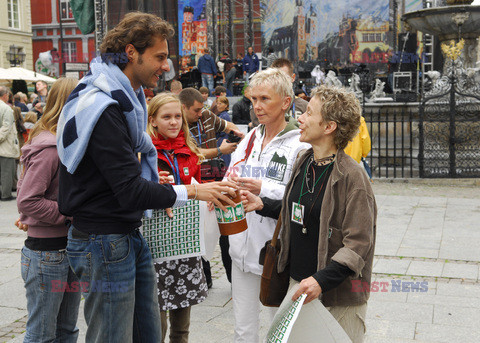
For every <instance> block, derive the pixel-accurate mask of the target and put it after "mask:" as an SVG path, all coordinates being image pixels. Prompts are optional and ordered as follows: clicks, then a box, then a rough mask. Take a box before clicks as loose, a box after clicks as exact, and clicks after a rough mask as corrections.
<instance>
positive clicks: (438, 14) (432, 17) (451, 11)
mask: <svg viewBox="0 0 480 343" xmlns="http://www.w3.org/2000/svg"><path fill="white" fill-rule="evenodd" d="M472 2H473V0H466V1H465V0H463V1H462V0H460V1H458V0H456V1H455V0H447V1H437V5H438V4H444V5H445V6H439V7H432V8H426V9H423V10H419V11H414V12H408V13H405V14H404V15H403V17H402V20H403V21H404V23H406V25H405V26H406V29H407V30H411V31H422V32H423V33H427V34H431V35H434V36H436V37H438V39H439V40H440V42H441V43H447V42H449V41H451V40H458V39H460V38H463V39H464V41H465V43H464V48H463V53H462V56H460V59H461V60H462V64H463V67H464V68H475V63H476V62H477V46H478V44H477V38H478V37H479V36H480V6H471V5H470V4H471V3H472Z"/></svg>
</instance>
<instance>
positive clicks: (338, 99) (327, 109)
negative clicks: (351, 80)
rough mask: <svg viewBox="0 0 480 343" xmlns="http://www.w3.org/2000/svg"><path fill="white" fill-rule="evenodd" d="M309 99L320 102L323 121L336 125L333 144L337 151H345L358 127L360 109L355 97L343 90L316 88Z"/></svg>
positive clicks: (325, 87) (326, 87) (360, 114)
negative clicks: (332, 122) (315, 99)
mask: <svg viewBox="0 0 480 343" xmlns="http://www.w3.org/2000/svg"><path fill="white" fill-rule="evenodd" d="M311 97H312V99H313V98H317V99H318V100H320V106H321V107H320V113H321V114H322V118H323V120H324V121H334V122H335V123H337V129H336V130H335V132H334V139H333V142H334V144H335V145H336V146H337V148H338V149H345V147H346V146H347V145H348V142H350V141H351V140H352V139H353V138H354V137H355V135H356V134H357V133H358V128H359V127H360V117H361V116H362V107H361V106H360V102H359V101H358V99H357V97H356V96H355V94H354V93H353V92H350V91H347V90H345V89H344V88H339V87H328V86H320V87H316V88H315V89H313V91H312V93H311Z"/></svg>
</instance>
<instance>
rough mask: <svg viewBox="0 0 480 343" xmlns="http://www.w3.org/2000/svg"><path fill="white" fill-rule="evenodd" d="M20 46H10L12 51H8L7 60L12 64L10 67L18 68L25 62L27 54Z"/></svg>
mask: <svg viewBox="0 0 480 343" xmlns="http://www.w3.org/2000/svg"><path fill="white" fill-rule="evenodd" d="M22 49H23V48H22V47H20V46H16V45H15V44H14V45H10V50H8V51H7V59H8V61H9V62H10V66H12V67H16V66H19V65H21V64H22V63H23V62H25V55H26V54H25V53H24V52H23V50H22Z"/></svg>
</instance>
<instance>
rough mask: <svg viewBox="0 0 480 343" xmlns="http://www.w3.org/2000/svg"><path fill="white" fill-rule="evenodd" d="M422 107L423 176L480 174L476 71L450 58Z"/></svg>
mask: <svg viewBox="0 0 480 343" xmlns="http://www.w3.org/2000/svg"><path fill="white" fill-rule="evenodd" d="M445 69H446V75H445V76H443V77H441V78H439V79H438V80H436V82H435V84H434V87H433V89H432V90H431V91H430V92H428V93H426V94H425V96H424V97H422V101H421V102H420V107H419V114H420V116H419V119H420V121H419V139H420V142H421V144H420V146H419V148H420V149H419V155H418V160H419V176H420V177H435V178H441V177H449V178H464V177H480V87H479V84H478V82H476V80H475V72H473V71H469V70H465V69H464V68H463V66H462V62H461V61H460V60H457V61H452V60H449V61H448V62H447V65H446V68H445Z"/></svg>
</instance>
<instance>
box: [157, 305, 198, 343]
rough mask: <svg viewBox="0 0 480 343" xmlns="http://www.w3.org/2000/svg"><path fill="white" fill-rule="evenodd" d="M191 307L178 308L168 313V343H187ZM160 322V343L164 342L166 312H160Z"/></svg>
mask: <svg viewBox="0 0 480 343" xmlns="http://www.w3.org/2000/svg"><path fill="white" fill-rule="evenodd" d="M191 308H192V307H191V306H189V307H185V308H179V309H176V310H170V311H168V316H169V319H170V335H169V341H170V343H188V333H189V328H190V309H191ZM160 319H161V321H162V343H163V342H165V336H166V335H167V327H168V325H167V312H166V311H160Z"/></svg>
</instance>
